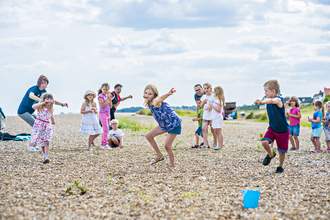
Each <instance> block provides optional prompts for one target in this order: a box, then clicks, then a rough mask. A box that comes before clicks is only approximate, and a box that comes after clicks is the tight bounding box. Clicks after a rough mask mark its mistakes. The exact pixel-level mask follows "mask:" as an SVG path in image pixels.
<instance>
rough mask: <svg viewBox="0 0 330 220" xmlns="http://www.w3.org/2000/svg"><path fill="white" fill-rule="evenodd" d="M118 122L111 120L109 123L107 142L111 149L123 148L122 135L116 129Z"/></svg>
mask: <svg viewBox="0 0 330 220" xmlns="http://www.w3.org/2000/svg"><path fill="white" fill-rule="evenodd" d="M118 125H119V122H118V120H117V119H112V120H111V121H110V126H111V128H112V130H111V131H110V132H109V136H108V142H109V144H110V147H111V148H121V147H123V136H124V133H123V132H122V131H121V130H120V129H118Z"/></svg>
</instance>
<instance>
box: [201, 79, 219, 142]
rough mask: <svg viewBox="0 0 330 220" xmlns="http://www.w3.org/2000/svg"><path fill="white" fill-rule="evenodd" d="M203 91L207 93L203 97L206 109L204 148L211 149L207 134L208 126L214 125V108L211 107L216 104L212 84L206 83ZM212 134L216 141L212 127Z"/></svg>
mask: <svg viewBox="0 0 330 220" xmlns="http://www.w3.org/2000/svg"><path fill="white" fill-rule="evenodd" d="M203 89H204V92H205V95H203V96H202V98H201V101H202V107H203V108H204V113H203V127H202V130H203V138H204V146H203V147H204V148H210V146H209V142H208V141H207V133H208V126H209V125H210V126H211V125H212V108H211V107H210V104H214V96H213V94H212V86H211V84H210V83H205V84H204V85H203ZM211 132H212V134H213V139H214V140H215V139H216V137H215V134H214V132H213V128H212V127H211Z"/></svg>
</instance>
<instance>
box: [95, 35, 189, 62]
mask: <svg viewBox="0 0 330 220" xmlns="http://www.w3.org/2000/svg"><path fill="white" fill-rule="evenodd" d="M193 44H194V42H193V41H192V40H191V39H188V38H184V37H180V36H178V35H176V34H175V33H173V32H172V31H170V30H168V29H164V30H161V31H159V32H158V33H157V34H155V35H154V36H152V37H144V38H141V39H138V40H129V39H128V38H127V37H125V36H121V35H117V36H115V37H112V38H110V39H109V40H107V41H105V42H101V43H99V44H98V46H99V47H100V52H101V53H102V54H103V55H105V56H118V57H124V56H130V55H133V53H138V54H145V55H150V54H176V53H183V52H187V51H190V50H192V46H193Z"/></svg>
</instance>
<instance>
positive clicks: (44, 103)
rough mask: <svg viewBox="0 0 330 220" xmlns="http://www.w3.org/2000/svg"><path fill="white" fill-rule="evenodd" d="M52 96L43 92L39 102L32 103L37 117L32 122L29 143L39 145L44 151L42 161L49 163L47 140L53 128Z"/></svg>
mask: <svg viewBox="0 0 330 220" xmlns="http://www.w3.org/2000/svg"><path fill="white" fill-rule="evenodd" d="M53 105H54V97H53V95H52V94H50V93H43V94H42V95H41V98H40V102H39V103H37V104H34V105H32V108H33V109H34V110H37V111H38V113H37V118H36V120H35V122H34V124H33V128H32V133H31V144H34V145H36V146H37V145H38V146H40V147H41V149H42V152H43V153H44V159H43V163H49V162H50V159H49V142H50V140H51V138H52V133H53V128H52V125H54V124H55V120H54V116H53V112H54V107H53Z"/></svg>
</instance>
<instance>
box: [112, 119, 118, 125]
mask: <svg viewBox="0 0 330 220" xmlns="http://www.w3.org/2000/svg"><path fill="white" fill-rule="evenodd" d="M113 123H117V124H118V125H119V121H118V120H117V119H112V120H111V121H110V125H112V124H113Z"/></svg>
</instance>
